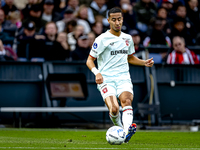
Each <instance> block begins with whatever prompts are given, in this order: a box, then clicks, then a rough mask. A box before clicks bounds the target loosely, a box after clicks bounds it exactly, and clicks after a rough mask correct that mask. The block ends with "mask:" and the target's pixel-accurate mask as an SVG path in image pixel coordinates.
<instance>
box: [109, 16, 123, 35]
mask: <svg viewBox="0 0 200 150" xmlns="http://www.w3.org/2000/svg"><path fill="white" fill-rule="evenodd" d="M108 22H109V23H110V29H111V31H112V30H113V31H115V32H120V31H121V28H122V23H123V17H122V14H121V13H111V14H110V17H109V18H108Z"/></svg>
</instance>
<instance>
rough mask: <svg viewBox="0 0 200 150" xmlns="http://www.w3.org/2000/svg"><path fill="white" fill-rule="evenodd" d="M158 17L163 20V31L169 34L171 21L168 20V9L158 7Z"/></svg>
mask: <svg viewBox="0 0 200 150" xmlns="http://www.w3.org/2000/svg"><path fill="white" fill-rule="evenodd" d="M156 18H159V19H161V20H162V26H163V31H164V32H165V33H166V34H167V35H169V34H170V33H171V22H170V20H167V10H166V9H165V8H164V7H160V8H158V10H157V16H156Z"/></svg>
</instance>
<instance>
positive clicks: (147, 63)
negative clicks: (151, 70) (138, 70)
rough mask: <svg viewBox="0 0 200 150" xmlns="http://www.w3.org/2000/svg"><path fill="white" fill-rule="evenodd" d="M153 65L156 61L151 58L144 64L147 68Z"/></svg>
mask: <svg viewBox="0 0 200 150" xmlns="http://www.w3.org/2000/svg"><path fill="white" fill-rule="evenodd" d="M153 64H154V61H153V57H152V58H150V59H147V60H145V64H144V65H145V66H146V67H152V66H153Z"/></svg>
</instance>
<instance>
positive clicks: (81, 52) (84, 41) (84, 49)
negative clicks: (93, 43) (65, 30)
mask: <svg viewBox="0 0 200 150" xmlns="http://www.w3.org/2000/svg"><path fill="white" fill-rule="evenodd" d="M89 53H90V46H89V40H88V36H87V35H80V36H79V37H78V39H77V45H76V49H75V50H74V51H73V52H71V57H72V60H84V61H86V60H87V58H88V55H89Z"/></svg>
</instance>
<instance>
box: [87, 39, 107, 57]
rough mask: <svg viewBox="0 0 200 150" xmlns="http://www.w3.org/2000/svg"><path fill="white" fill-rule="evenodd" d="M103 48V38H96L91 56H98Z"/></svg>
mask: <svg viewBox="0 0 200 150" xmlns="http://www.w3.org/2000/svg"><path fill="white" fill-rule="evenodd" d="M103 50H104V44H103V42H102V39H101V38H96V39H95V41H94V43H93V45H92V49H91V51H90V56H91V57H93V58H97V57H98V56H99V54H100V53H101V52H102V51H103Z"/></svg>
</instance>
